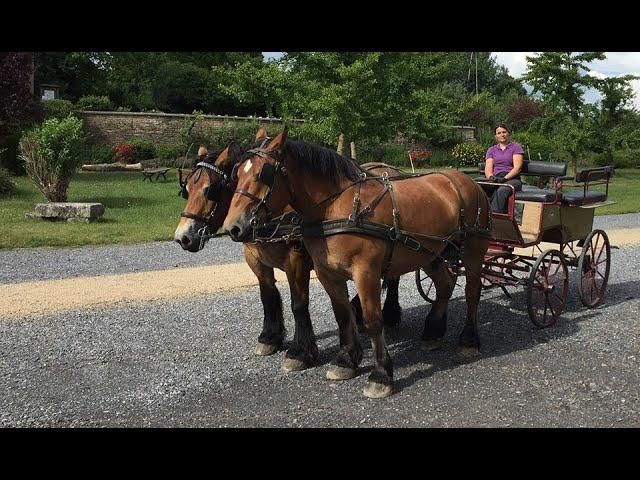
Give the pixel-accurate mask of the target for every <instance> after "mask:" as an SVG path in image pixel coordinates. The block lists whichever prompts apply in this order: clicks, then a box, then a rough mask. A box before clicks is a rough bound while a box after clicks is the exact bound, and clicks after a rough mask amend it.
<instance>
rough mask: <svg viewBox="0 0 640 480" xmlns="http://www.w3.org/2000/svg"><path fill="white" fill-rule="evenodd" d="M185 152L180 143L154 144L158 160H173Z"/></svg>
mask: <svg viewBox="0 0 640 480" xmlns="http://www.w3.org/2000/svg"><path fill="white" fill-rule="evenodd" d="M184 154H185V149H184V148H182V146H180V145H156V156H157V157H158V158H159V159H160V160H175V159H176V158H178V157H179V156H180V155H184Z"/></svg>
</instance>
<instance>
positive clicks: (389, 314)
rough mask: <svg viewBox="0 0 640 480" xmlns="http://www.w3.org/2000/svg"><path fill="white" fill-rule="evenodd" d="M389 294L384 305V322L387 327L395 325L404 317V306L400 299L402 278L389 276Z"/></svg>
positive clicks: (387, 281) (387, 280)
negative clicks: (402, 306)
mask: <svg viewBox="0 0 640 480" xmlns="http://www.w3.org/2000/svg"><path fill="white" fill-rule="evenodd" d="M385 281H386V283H387V296H386V298H385V299H384V306H383V307H382V323H384V326H385V327H395V326H397V325H399V324H400V320H401V319H402V308H401V307H400V302H399V301H398V288H399V286H400V278H387V279H386V280H385Z"/></svg>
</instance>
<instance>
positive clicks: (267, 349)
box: [256, 342, 278, 357]
mask: <svg viewBox="0 0 640 480" xmlns="http://www.w3.org/2000/svg"><path fill="white" fill-rule="evenodd" d="M277 351H278V346H277V345H270V344H268V343H261V342H258V344H257V345H256V355H260V356H261V357H264V356H266V355H273V354H274V353H276V352H277Z"/></svg>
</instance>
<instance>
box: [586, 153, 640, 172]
mask: <svg viewBox="0 0 640 480" xmlns="http://www.w3.org/2000/svg"><path fill="white" fill-rule="evenodd" d="M611 153H612V156H613V164H614V165H615V167H616V168H639V167H640V149H632V148H628V149H621V150H614V151H613V152H611ZM594 163H595V164H596V165H598V166H601V165H609V164H611V162H610V161H608V159H607V157H606V156H605V155H604V154H598V155H597V156H596V157H595V161H594Z"/></svg>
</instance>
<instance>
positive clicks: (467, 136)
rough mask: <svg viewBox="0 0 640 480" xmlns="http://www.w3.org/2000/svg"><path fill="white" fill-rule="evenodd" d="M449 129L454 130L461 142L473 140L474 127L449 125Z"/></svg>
mask: <svg viewBox="0 0 640 480" xmlns="http://www.w3.org/2000/svg"><path fill="white" fill-rule="evenodd" d="M449 128H452V129H454V130H456V131H457V132H458V135H460V137H459V138H460V140H462V141H463V142H467V141H470V140H475V131H476V129H475V127H471V126H469V125H451V126H450V127H449Z"/></svg>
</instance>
